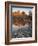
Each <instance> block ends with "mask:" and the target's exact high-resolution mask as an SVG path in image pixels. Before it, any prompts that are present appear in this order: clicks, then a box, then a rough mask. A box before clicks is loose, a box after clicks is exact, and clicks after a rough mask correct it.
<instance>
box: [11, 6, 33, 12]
mask: <svg viewBox="0 0 38 46" xmlns="http://www.w3.org/2000/svg"><path fill="white" fill-rule="evenodd" d="M18 10H20V11H31V10H32V8H19V7H13V8H12V12H15V11H18Z"/></svg>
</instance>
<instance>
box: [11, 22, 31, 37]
mask: <svg viewBox="0 0 38 46" xmlns="http://www.w3.org/2000/svg"><path fill="white" fill-rule="evenodd" d="M31 26H32V25H29V24H28V23H27V24H25V25H24V26H22V25H20V26H16V25H12V38H23V37H32V27H31Z"/></svg>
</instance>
